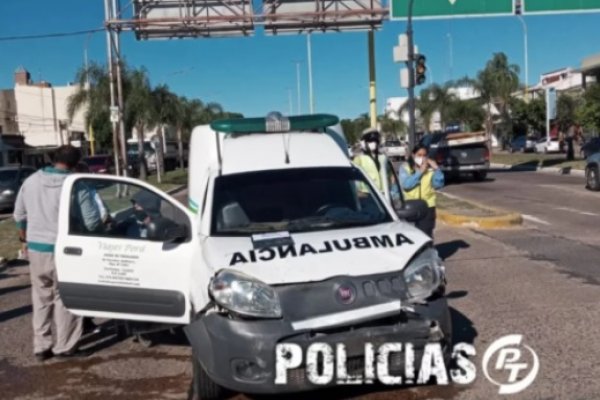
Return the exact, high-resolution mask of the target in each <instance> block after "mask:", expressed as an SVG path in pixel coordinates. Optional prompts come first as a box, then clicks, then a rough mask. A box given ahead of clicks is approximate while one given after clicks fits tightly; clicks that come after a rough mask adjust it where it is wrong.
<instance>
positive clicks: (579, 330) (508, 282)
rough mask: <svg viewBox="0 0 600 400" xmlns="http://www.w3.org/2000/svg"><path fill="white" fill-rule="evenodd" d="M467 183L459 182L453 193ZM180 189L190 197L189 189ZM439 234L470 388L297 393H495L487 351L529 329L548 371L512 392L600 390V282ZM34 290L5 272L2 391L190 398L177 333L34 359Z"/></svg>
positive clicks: (470, 234) (482, 237)
mask: <svg viewBox="0 0 600 400" xmlns="http://www.w3.org/2000/svg"><path fill="white" fill-rule="evenodd" d="M500 181H501V179H500V180H499V181H498V183H500ZM494 184H495V183H493V182H490V183H487V184H485V185H489V186H490V187H492V185H494ZM469 186H470V184H465V185H461V186H460V187H459V186H455V187H451V188H450V190H451V191H456V190H458V189H461V190H462V188H463V187H464V188H468V187H469ZM465 193H466V191H465ZM180 196H181V197H184V196H185V193H181V194H180ZM540 217H544V216H543V215H540ZM550 222H551V223H553V224H554V223H557V222H554V221H550ZM504 232H505V234H506V235H507V237H528V236H529V235H538V234H539V231H538V230H537V227H536V226H532V227H526V228H525V229H517V230H511V231H504ZM436 235H437V236H436V242H437V243H438V248H439V250H440V253H441V254H442V255H443V256H444V257H445V258H446V260H447V261H446V264H447V271H448V280H449V287H448V292H449V295H448V296H449V302H450V305H451V307H452V313H453V323H454V338H455V340H457V341H466V342H471V343H473V344H474V345H475V347H476V349H477V353H478V354H477V356H476V363H477V365H478V376H477V379H476V381H475V383H473V384H472V385H469V386H466V387H464V386H458V385H452V386H447V387H417V388H407V389H397V388H394V389H385V388H383V389H382V388H371V387H369V388H366V389H362V388H361V389H359V388H346V389H336V390H333V391H326V392H320V393H311V394H307V395H302V396H293V398H296V399H312V398H315V396H322V397H328V398H334V399H343V398H350V397H352V398H355V399H365V400H392V399H393V400H409V399H410V400H420V399H423V400H424V399H473V400H475V399H490V398H496V397H498V395H497V388H496V387H495V386H493V385H492V384H491V383H489V382H488V381H487V380H486V379H485V377H484V376H483V373H482V371H481V367H480V366H481V357H482V354H483V352H484V351H485V349H486V348H487V346H488V345H489V344H490V343H491V342H492V341H493V340H495V339H497V338H499V337H501V336H503V335H506V334H513V333H520V334H523V335H524V340H525V341H526V342H527V344H529V345H530V346H531V347H532V348H533V349H535V350H536V351H537V354H538V356H539V359H540V363H541V369H540V373H539V376H538V378H537V380H536V381H535V382H534V384H533V385H532V386H531V387H530V388H529V389H527V390H526V391H525V392H523V393H521V394H519V395H517V396H506V397H505V398H515V399H570V400H583V399H592V398H599V397H600V382H599V381H598V380H597V377H598V376H600V363H599V362H598V360H599V359H600V346H598V337H600V324H598V323H597V321H600V308H599V307H598V304H599V303H600V290H599V289H600V288H599V287H598V285H597V284H594V282H589V281H584V280H582V279H577V278H575V279H574V278H571V277H568V276H566V275H565V274H564V273H563V272H562V270H563V267H562V266H560V265H558V264H557V263H556V262H555V261H554V260H549V259H541V258H540V257H538V256H536V255H535V254H531V253H530V252H529V251H528V250H527V249H523V248H521V247H520V246H517V245H515V244H514V243H510V241H509V240H507V238H506V237H500V238H497V237H495V236H496V234H490V233H489V232H476V231H473V230H467V229H454V228H449V227H444V226H442V227H440V229H438V231H437V232H436ZM577 243H580V242H577ZM574 251H578V249H575V250H574ZM82 267H85V266H82ZM29 296H30V290H29V282H28V274H27V267H26V266H20V267H19V266H13V267H9V268H8V269H7V270H4V271H0V393H2V397H3V398H22V399H42V398H64V399H81V398H85V399H100V398H107V397H111V398H123V399H159V398H160V399H185V398H187V397H188V394H187V390H188V387H189V382H190V379H191V368H190V364H189V361H188V360H189V355H190V350H189V348H188V347H187V346H186V345H185V342H183V341H181V340H178V338H177V337H176V336H173V335H169V334H166V335H163V336H162V337H161V338H159V341H160V343H159V344H158V345H156V346H155V347H152V348H149V349H147V348H144V347H143V346H141V345H140V344H138V343H134V342H133V341H132V340H131V339H130V338H127V339H120V338H118V337H116V336H115V335H114V333H113V332H112V331H110V329H109V328H107V330H106V331H105V332H104V333H102V334H100V335H96V336H90V337H86V339H85V341H86V343H87V346H88V347H92V348H93V349H95V350H96V352H95V354H94V355H92V356H91V357H89V358H87V359H84V360H78V361H75V360H71V361H59V360H50V361H48V362H47V363H45V364H37V363H35V362H34V361H33V360H32V357H31V328H30V321H31V307H30V297H29ZM236 398H237V399H244V398H245V397H244V396H237V397H236ZM285 398H290V396H286V397H285Z"/></svg>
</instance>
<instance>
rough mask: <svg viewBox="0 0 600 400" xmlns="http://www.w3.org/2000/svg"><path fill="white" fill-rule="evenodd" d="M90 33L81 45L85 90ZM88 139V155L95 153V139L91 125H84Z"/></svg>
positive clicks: (88, 72) (88, 85) (87, 84)
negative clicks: (82, 45) (83, 44)
mask: <svg viewBox="0 0 600 400" xmlns="http://www.w3.org/2000/svg"><path fill="white" fill-rule="evenodd" d="M91 37H92V33H91V32H90V33H88V34H87V36H86V38H85V46H84V47H83V65H84V68H85V86H86V87H85V90H87V91H89V90H90V66H89V62H88V46H89V45H90V38H91ZM88 93H89V92H88ZM86 129H87V134H88V141H89V142H90V155H92V156H93V155H95V154H96V139H95V138H94V130H93V129H92V127H91V125H88V126H86Z"/></svg>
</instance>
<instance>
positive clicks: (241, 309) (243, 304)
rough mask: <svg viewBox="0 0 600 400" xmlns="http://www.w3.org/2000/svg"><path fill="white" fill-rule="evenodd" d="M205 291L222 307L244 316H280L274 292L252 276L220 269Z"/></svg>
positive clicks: (279, 306) (279, 305)
mask: <svg viewBox="0 0 600 400" xmlns="http://www.w3.org/2000/svg"><path fill="white" fill-rule="evenodd" d="M208 291H209V293H210V295H211V296H212V298H213V300H214V301H215V302H216V303H217V304H218V305H219V306H221V307H223V308H225V309H227V310H229V311H232V312H234V313H236V314H240V315H243V316H247V317H256V318H281V304H280V303H279V296H277V292H275V290H274V289H273V288H272V287H271V286H269V285H267V284H266V283H263V282H261V281H259V280H258V279H255V278H253V277H251V276H248V275H246V274H243V273H241V272H238V271H233V270H230V269H222V270H221V271H219V272H217V274H216V275H215V276H214V277H213V278H212V279H211V281H210V284H209V285H208Z"/></svg>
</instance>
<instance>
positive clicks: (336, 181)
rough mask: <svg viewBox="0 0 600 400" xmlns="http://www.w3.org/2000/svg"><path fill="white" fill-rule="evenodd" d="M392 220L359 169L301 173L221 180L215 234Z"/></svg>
mask: <svg viewBox="0 0 600 400" xmlns="http://www.w3.org/2000/svg"><path fill="white" fill-rule="evenodd" d="M389 221H392V218H391V217H390V215H389V214H388V212H387V210H386V209H385V208H384V206H383V204H382V203H381V201H380V199H379V198H378V197H377V196H376V195H375V194H374V192H373V189H372V188H371V185H370V184H369V183H368V182H367V181H366V180H365V178H364V177H363V175H362V174H361V173H360V172H359V171H358V170H356V169H354V168H300V169H291V170H274V171H260V172H250V173H242V174H234V175H226V176H221V177H219V178H217V179H216V180H215V189H214V203H213V218H212V232H213V234H214V235H217V236H239V235H248V234H254V233H267V232H278V231H288V232H308V231H317V230H327V229H338V228H348V227H357V226H368V225H374V224H379V223H382V222H389Z"/></svg>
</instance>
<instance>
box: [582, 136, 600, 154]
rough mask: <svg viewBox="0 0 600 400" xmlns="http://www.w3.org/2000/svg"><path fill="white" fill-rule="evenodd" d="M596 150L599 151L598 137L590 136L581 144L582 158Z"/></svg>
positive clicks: (599, 140) (599, 138)
mask: <svg viewBox="0 0 600 400" xmlns="http://www.w3.org/2000/svg"><path fill="white" fill-rule="evenodd" d="M598 152H600V137H593V138H590V139H589V140H587V141H586V142H585V143H584V144H583V146H581V155H582V157H583V158H588V157H589V156H591V155H592V154H594V153H598Z"/></svg>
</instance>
